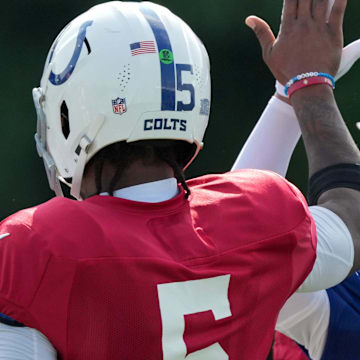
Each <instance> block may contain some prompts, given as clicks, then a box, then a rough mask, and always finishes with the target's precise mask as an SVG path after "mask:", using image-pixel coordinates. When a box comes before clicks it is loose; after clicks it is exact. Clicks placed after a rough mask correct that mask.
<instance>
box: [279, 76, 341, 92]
mask: <svg viewBox="0 0 360 360" xmlns="http://www.w3.org/2000/svg"><path fill="white" fill-rule="evenodd" d="M314 77H322V78H326V79H329V80H330V81H331V85H332V88H333V89H335V79H334V77H333V76H331V75H330V74H327V73H323V72H317V71H315V72H308V73H304V74H300V75H297V76H295V77H293V78H292V79H291V80H289V81H288V82H287V83H286V85H285V90H284V92H285V95H286V96H288V91H289V88H290V86H292V85H294V84H295V83H297V82H298V81H301V80H303V79H308V78H314ZM312 85H315V84H312Z"/></svg>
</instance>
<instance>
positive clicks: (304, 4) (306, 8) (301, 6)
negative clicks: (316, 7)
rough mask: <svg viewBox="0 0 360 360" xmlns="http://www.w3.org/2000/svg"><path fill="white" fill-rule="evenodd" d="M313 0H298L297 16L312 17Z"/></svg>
mask: <svg viewBox="0 0 360 360" xmlns="http://www.w3.org/2000/svg"><path fill="white" fill-rule="evenodd" d="M311 6H312V0H298V8H297V18H302V17H311Z"/></svg>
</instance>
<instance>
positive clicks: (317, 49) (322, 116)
mask: <svg viewBox="0 0 360 360" xmlns="http://www.w3.org/2000/svg"><path fill="white" fill-rule="evenodd" d="M346 5H347V1H346V0H335V3H334V7H333V10H332V13H331V15H330V18H329V21H328V22H327V19H326V13H327V8H328V2H327V0H285V1H284V8H283V15H282V25H281V29H280V32H279V35H278V37H277V38H275V37H274V35H273V33H272V31H271V29H270V27H269V25H268V24H267V23H266V22H265V21H263V20H262V19H259V18H257V17H254V16H251V17H249V18H248V19H247V24H248V25H249V26H250V27H252V28H253V29H254V31H255V34H256V36H257V38H258V40H259V42H260V45H261V48H262V51H263V58H264V61H265V62H266V64H267V65H268V67H269V69H270V70H271V72H272V73H273V75H274V76H275V78H276V79H277V80H278V81H280V82H281V83H282V84H285V83H286V82H287V81H288V80H289V79H291V78H293V77H294V76H296V75H298V74H301V73H305V72H310V71H319V72H320V71H321V72H325V73H329V74H331V75H333V76H335V74H336V73H337V71H338V68H339V64H340V60H341V51H342V48H343V32H342V24H343V18H344V13H345V9H346ZM290 103H291V105H292V106H293V108H294V110H295V113H296V116H297V118H298V121H299V124H300V128H301V132H302V137H303V141H304V144H305V149H306V153H307V157H308V163H309V176H312V175H313V174H314V173H316V172H317V171H319V170H321V169H323V168H325V167H328V166H331V165H336V164H341V163H360V152H359V149H358V147H357V146H356V144H355V142H354V140H353V139H352V137H351V135H350V133H349V131H348V129H347V127H346V125H345V122H344V120H343V119H342V116H341V113H340V111H339V109H338V107H337V104H336V101H335V98H334V94H333V90H332V89H331V88H330V87H329V86H328V85H315V86H310V87H307V88H303V89H301V90H298V91H297V92H295V93H294V94H293V96H292V97H291V99H290ZM359 203H360V192H359V191H355V190H352V189H346V188H337V189H332V190H329V191H327V192H325V193H323V194H322V196H321V197H320V199H319V201H318V205H319V206H322V207H325V208H327V209H329V210H332V211H333V212H335V213H336V214H337V215H339V216H340V217H341V218H342V220H343V221H344V222H345V224H346V225H347V226H348V228H349V231H350V233H351V235H352V238H353V242H354V247H355V259H354V266H353V269H352V271H351V274H352V273H354V272H355V271H356V270H358V269H359V268H360V221H359V219H360V206H359Z"/></svg>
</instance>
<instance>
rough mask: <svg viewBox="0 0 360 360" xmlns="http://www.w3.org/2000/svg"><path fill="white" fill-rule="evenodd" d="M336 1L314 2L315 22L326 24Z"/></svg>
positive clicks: (314, 0) (318, 0) (315, 0)
mask: <svg viewBox="0 0 360 360" xmlns="http://www.w3.org/2000/svg"><path fill="white" fill-rule="evenodd" d="M333 3H334V0H313V4H312V16H313V18H314V19H315V20H319V21H323V22H326V21H327V20H328V16H329V13H330V11H329V8H330V6H332V4H333Z"/></svg>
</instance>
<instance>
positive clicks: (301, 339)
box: [276, 290, 330, 360]
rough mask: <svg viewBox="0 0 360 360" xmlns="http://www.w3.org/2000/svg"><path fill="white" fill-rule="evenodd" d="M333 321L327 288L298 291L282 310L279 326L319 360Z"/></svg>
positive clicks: (278, 327) (311, 355)
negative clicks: (307, 291)
mask: <svg viewBox="0 0 360 360" xmlns="http://www.w3.org/2000/svg"><path fill="white" fill-rule="evenodd" d="M329 321H330V302H329V298H328V296H327V293H326V291H325V290H321V291H316V292H314V293H295V294H293V295H292V296H291V297H290V298H289V299H288V300H287V302H286V303H285V305H284V306H283V308H282V309H281V311H280V314H279V317H278V320H277V323H276V330H278V331H280V332H282V333H283V334H285V335H287V336H289V337H290V338H291V339H293V340H295V341H296V342H297V343H298V344H301V345H303V346H304V347H305V348H306V349H307V350H308V351H309V354H310V357H311V359H312V360H320V359H321V356H322V353H323V351H324V347H325V344H326V339H327V333H328V326H329Z"/></svg>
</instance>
